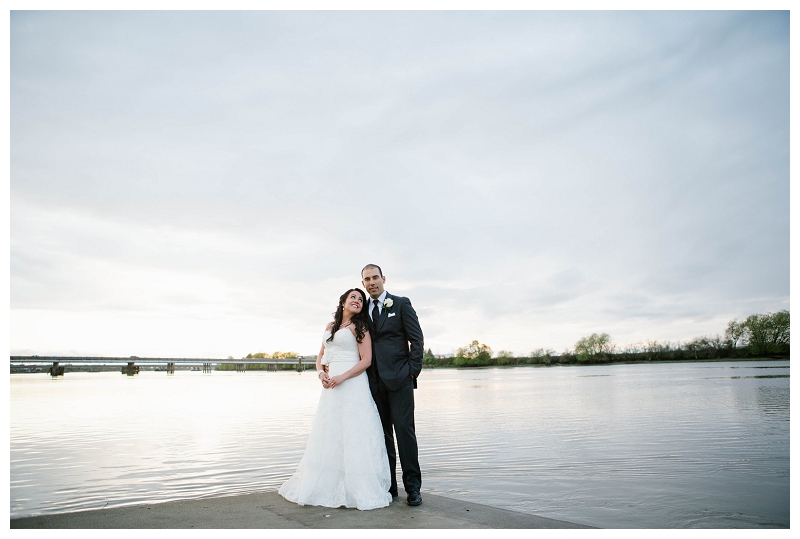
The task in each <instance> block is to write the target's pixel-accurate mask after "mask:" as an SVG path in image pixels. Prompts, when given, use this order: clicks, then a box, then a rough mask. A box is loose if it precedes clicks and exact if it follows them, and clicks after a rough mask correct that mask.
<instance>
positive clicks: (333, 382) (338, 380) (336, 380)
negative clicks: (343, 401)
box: [328, 374, 347, 387]
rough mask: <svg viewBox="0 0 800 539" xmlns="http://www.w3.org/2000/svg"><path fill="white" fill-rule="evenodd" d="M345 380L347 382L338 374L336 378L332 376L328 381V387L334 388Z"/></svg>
mask: <svg viewBox="0 0 800 539" xmlns="http://www.w3.org/2000/svg"><path fill="white" fill-rule="evenodd" d="M345 380H347V378H345V377H344V375H342V374H340V375H338V376H334V377H333V378H331V379H330V380H329V385H328V387H336V386H338V385H339V384H341V383H342V382H344V381H345Z"/></svg>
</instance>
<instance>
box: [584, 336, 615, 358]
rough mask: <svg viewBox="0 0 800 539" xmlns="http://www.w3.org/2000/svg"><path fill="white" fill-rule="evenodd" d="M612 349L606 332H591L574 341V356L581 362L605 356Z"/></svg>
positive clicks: (612, 346)
mask: <svg viewBox="0 0 800 539" xmlns="http://www.w3.org/2000/svg"><path fill="white" fill-rule="evenodd" d="M613 350H614V345H613V344H611V336H610V335H609V334H608V333H600V334H598V333H592V334H591V335H589V336H588V337H583V338H582V339H580V340H579V341H578V342H576V343H575V357H576V358H577V360H578V361H579V362H581V363H583V362H586V361H594V360H597V359H599V358H601V357H605V356H607V355H608V354H610V353H611V352H612V351H613Z"/></svg>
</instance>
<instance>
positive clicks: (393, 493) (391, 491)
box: [389, 489, 397, 498]
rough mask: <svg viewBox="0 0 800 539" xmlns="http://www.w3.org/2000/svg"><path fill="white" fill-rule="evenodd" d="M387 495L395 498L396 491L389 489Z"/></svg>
mask: <svg viewBox="0 0 800 539" xmlns="http://www.w3.org/2000/svg"><path fill="white" fill-rule="evenodd" d="M389 494H391V495H392V498H397V491H396V490H392V489H389Z"/></svg>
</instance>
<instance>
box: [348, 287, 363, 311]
mask: <svg viewBox="0 0 800 539" xmlns="http://www.w3.org/2000/svg"><path fill="white" fill-rule="evenodd" d="M363 307H364V298H362V297H361V294H359V293H358V292H356V291H355V290H353V291H352V292H350V294H349V295H348V296H347V299H346V300H344V310H345V312H348V313H350V315H351V316H353V315H356V314H358V313H360V312H361V309H362V308H363Z"/></svg>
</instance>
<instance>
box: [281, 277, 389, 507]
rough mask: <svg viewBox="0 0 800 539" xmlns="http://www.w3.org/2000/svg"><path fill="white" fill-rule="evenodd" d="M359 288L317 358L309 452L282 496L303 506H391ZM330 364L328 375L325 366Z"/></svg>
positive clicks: (345, 298)
mask: <svg viewBox="0 0 800 539" xmlns="http://www.w3.org/2000/svg"><path fill="white" fill-rule="evenodd" d="M366 299H367V298H366V295H365V294H364V292H363V291H362V290H361V289H359V288H353V289H350V290H348V291H347V292H345V293H344V294H342V296H341V297H340V298H339V306H338V307H337V309H336V313H334V319H333V322H331V323H330V324H328V326H327V327H326V328H325V334H324V335H323V342H322V347H321V348H320V350H319V355H318V356H317V371H318V376H319V378H320V380H321V381H322V387H323V390H322V394H321V395H320V398H319V405H318V406H317V415H316V416H315V417H314V423H313V425H312V426H311V436H310V437H309V439H308V445H307V446H306V451H305V453H304V454H303V458H302V460H300V464H299V465H298V466H297V471H296V472H295V473H294V475H293V476H292V477H290V478H289V480H288V481H286V482H285V483H284V484H283V485H282V486H281V488H280V490H279V491H278V493H279V494H280V495H281V496H283V497H284V498H286V499H287V500H289V501H291V502H295V503H298V504H300V505H321V506H324V507H341V506H345V507H356V508H358V509H362V510H366V509H375V508H378V507H386V506H387V505H389V504H390V503H391V502H392V495H391V494H390V493H389V487H390V486H391V476H390V472H389V460H388V458H387V456H386V445H385V443H384V439H383V428H382V427H381V420H380V417H379V416H378V409H377V408H376V407H375V401H373V400H372V395H371V393H370V391H369V383H368V381H367V375H366V373H365V372H364V371H366V369H367V367H369V366H370V364H371V363H372V340H371V337H370V335H369V329H368V327H369V326H368V319H367V314H366V311H365V310H364V309H363V307H364V304H365V303H366ZM323 364H327V365H328V371H329V372H327V373H326V372H325V370H323V367H322V365H323Z"/></svg>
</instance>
